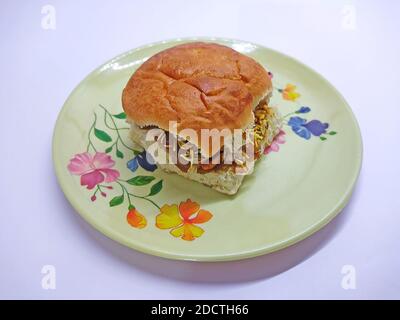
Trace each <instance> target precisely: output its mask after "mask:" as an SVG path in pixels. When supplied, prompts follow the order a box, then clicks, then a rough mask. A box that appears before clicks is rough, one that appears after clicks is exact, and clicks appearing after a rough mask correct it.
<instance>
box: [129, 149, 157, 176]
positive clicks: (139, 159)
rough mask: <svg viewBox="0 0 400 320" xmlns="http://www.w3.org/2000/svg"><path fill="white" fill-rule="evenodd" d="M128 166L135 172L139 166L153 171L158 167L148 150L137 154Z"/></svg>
mask: <svg viewBox="0 0 400 320" xmlns="http://www.w3.org/2000/svg"><path fill="white" fill-rule="evenodd" d="M126 166H127V167H128V169H129V170H131V171H132V172H135V171H136V170H137V168H138V167H139V166H141V167H142V168H143V169H145V170H147V171H151V172H153V171H154V170H156V169H157V166H156V165H155V164H154V159H153V158H152V157H151V155H150V154H149V153H147V152H146V151H142V152H141V153H139V154H138V155H136V156H135V157H134V158H133V159H131V160H129V161H128V162H127V163H126Z"/></svg>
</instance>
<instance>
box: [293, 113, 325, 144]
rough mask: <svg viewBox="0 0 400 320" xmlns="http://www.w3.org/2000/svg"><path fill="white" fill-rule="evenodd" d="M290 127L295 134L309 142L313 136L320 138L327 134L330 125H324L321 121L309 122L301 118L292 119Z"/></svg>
mask: <svg viewBox="0 0 400 320" xmlns="http://www.w3.org/2000/svg"><path fill="white" fill-rule="evenodd" d="M288 125H289V126H290V127H291V128H292V130H293V132H294V133H296V134H297V135H298V136H300V137H302V138H303V139H306V140H309V139H310V138H311V135H313V136H316V137H319V136H320V135H321V134H323V133H326V129H327V128H328V127H329V124H328V123H322V122H321V121H319V120H311V121H310V122H307V120H306V119H303V118H300V117H291V118H290V119H289V121H288Z"/></svg>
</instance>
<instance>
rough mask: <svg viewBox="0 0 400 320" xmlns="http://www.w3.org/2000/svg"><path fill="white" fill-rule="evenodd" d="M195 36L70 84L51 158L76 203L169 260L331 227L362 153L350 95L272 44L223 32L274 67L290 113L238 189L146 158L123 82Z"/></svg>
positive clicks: (233, 256)
mask: <svg viewBox="0 0 400 320" xmlns="http://www.w3.org/2000/svg"><path fill="white" fill-rule="evenodd" d="M193 40H195V39H178V40H173V41H164V42H160V43H156V44H151V45H148V46H144V47H141V48H138V49H134V50H132V51H130V52H127V53H125V54H122V55H120V56H118V57H116V58H114V59H112V60H111V61H109V62H107V63H105V64H104V65H102V66H101V67H99V68H98V69H96V70H95V71H94V72H92V73H91V74H90V75H89V76H88V77H87V78H86V79H84V80H83V81H82V82H81V83H80V84H79V85H78V87H77V88H76V89H75V90H74V91H73V92H72V93H71V95H70V96H69V98H68V100H67V101H66V103H65V105H64V106H63V108H62V111H61V113H60V115H59V117H58V120H57V123H56V127H55V131H54V138H53V160H54V166H55V171H56V174H57V177H58V180H59V183H60V185H61V187H62V190H63V191H64V193H65V195H66V197H67V198H68V200H69V201H70V202H71V204H72V205H73V207H74V208H75V209H76V211H77V212H78V213H79V214H80V215H81V216H82V217H83V218H84V219H85V220H86V221H87V222H89V223H90V224H91V225H92V226H93V227H95V228H96V229H98V230H99V231H100V232H102V233H103V234H105V235H107V236H108V237H110V238H111V239H114V240H116V241H118V242H120V243H122V244H124V245H126V246H128V247H131V248H133V249H136V250H139V251H142V252H145V253H148V254H152V255H157V256H161V257H166V258H171V259H182V260H195V261H227V260H237V259H244V258H249V257H254V256H257V255H261V254H265V253H269V252H272V251H275V250H279V249H282V248H284V247H287V246H289V245H291V244H293V243H295V242H298V241H300V240H302V239H304V238H305V237H307V236H309V235H311V234H312V233H313V232H315V231H317V230H318V229H320V228H322V227H323V226H324V225H325V224H327V223H328V222H329V221H330V220H331V219H332V218H333V217H334V216H335V215H336V214H338V213H339V212H340V211H341V210H342V209H343V207H344V206H345V205H346V203H347V201H348V200H349V197H350V195H351V193H352V190H353V187H354V184H355V182H356V179H357V176H358V173H359V170H360V166H361V158H362V143H361V136H360V131H359V128H358V125H357V122H356V120H355V118H354V115H353V113H352V111H351V109H350V108H349V106H348V105H347V103H346V102H345V101H344V99H343V98H342V96H341V95H340V94H339V93H338V92H337V91H336V90H335V89H334V88H333V87H332V86H331V85H330V84H329V83H328V82H327V81H326V80H325V79H324V78H322V77H321V76H320V75H319V74H318V73H316V72H315V71H313V70H311V69H310V68H308V67H307V66H305V65H303V64H302V63H300V62H298V61H296V60H294V59H292V58H290V57H288V56H286V55H283V54H281V53H279V52H276V51H273V50H271V49H267V48H264V47H262V46H259V45H256V44H253V43H249V42H244V41H237V40H227V39H211V38H208V39H201V40H203V41H213V42H218V43H221V44H224V45H227V46H230V47H232V48H234V49H235V50H237V51H239V52H241V53H243V54H246V55H249V56H251V57H253V58H254V59H256V60H257V61H258V62H260V63H261V64H263V65H264V66H265V67H266V68H267V69H268V70H270V71H271V73H270V76H271V77H272V80H273V84H274V87H275V89H274V93H273V98H272V100H271V105H274V106H277V107H278V108H279V110H280V112H281V114H282V115H283V117H284V125H283V128H282V131H281V133H280V134H279V136H278V137H277V138H276V139H275V141H274V143H273V145H272V146H271V147H270V148H269V149H268V150H266V151H265V153H267V156H266V157H264V158H263V159H262V160H261V161H259V163H258V164H257V165H256V168H255V172H254V174H253V175H251V176H249V177H246V178H245V180H244V183H243V185H242V187H241V188H240V190H239V192H238V193H237V194H236V195H235V196H227V195H223V194H220V193H218V192H216V191H214V190H212V189H210V188H208V187H206V186H203V185H201V184H199V183H196V182H191V181H189V180H186V179H184V178H182V177H179V176H178V175H176V174H167V173H164V172H161V171H160V170H158V169H157V168H156V167H154V166H153V165H151V164H150V163H148V162H147V161H146V159H145V157H144V154H143V153H142V152H141V150H140V148H138V147H137V146H135V145H134V144H133V143H132V142H131V141H130V140H129V138H128V125H127V123H126V122H125V114H124V113H123V110H122V106H121V92H122V89H123V88H124V86H125V84H126V82H127V81H128V79H129V77H130V76H131V75H132V73H133V72H134V71H135V69H137V68H138V67H139V66H140V65H141V63H143V62H144V61H145V60H146V59H148V58H149V57H150V56H152V55H153V54H155V53H157V52H159V51H161V50H163V49H166V48H168V47H171V46H174V45H177V44H179V43H182V42H188V41H193Z"/></svg>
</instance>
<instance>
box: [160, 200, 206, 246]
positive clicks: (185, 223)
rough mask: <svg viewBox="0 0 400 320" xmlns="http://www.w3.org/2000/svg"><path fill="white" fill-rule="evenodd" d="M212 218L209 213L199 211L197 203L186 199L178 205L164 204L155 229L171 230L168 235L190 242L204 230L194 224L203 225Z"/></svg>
mask: <svg viewBox="0 0 400 320" xmlns="http://www.w3.org/2000/svg"><path fill="white" fill-rule="evenodd" d="M211 218H212V214H211V213H210V212H209V211H206V210H202V209H200V205H199V204H198V203H197V202H193V201H192V200H190V199H187V200H186V201H185V202H181V203H180V204H179V207H178V205H176V204H172V205H168V204H165V205H163V206H162V207H161V209H160V214H159V215H157V217H156V227H157V228H160V229H171V231H170V234H172V235H173V236H174V237H177V238H178V237H179V238H181V239H183V240H187V241H192V240H194V239H195V238H198V237H200V236H201V235H202V234H203V233H204V230H203V229H202V228H200V227H198V226H196V224H200V223H205V222H207V221H208V220H210V219H211Z"/></svg>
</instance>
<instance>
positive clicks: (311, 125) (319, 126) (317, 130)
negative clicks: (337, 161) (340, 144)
mask: <svg viewBox="0 0 400 320" xmlns="http://www.w3.org/2000/svg"><path fill="white" fill-rule="evenodd" d="M304 127H306V128H307V129H308V130H309V131H310V132H311V133H312V134H313V135H314V136H316V137H319V136H320V135H321V134H323V133H326V129H328V127H329V124H328V123H322V122H321V121H319V120H311V121H310V122H307V123H306V124H305V125H304Z"/></svg>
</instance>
